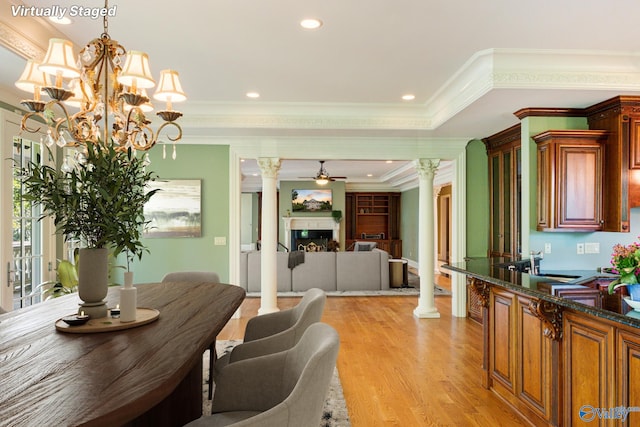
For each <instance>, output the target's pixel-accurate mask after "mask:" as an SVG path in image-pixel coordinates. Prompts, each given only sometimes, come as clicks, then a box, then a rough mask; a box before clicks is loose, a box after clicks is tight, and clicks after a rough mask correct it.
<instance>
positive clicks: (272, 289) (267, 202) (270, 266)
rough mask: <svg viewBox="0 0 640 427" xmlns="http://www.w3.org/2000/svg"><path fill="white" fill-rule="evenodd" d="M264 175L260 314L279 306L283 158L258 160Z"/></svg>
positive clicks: (274, 309)
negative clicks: (279, 204)
mask: <svg viewBox="0 0 640 427" xmlns="http://www.w3.org/2000/svg"><path fill="white" fill-rule="evenodd" d="M258 166H260V173H261V175H262V227H261V229H262V236H261V238H260V240H261V249H260V254H261V255H260V257H261V258H260V280H261V286H260V309H258V314H267V313H273V312H275V311H279V308H278V273H277V268H276V265H277V251H278V231H277V230H278V207H277V205H276V200H277V185H276V178H277V176H278V170H280V159H278V158H273V157H261V158H259V159H258Z"/></svg>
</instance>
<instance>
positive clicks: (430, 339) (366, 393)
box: [218, 277, 529, 427]
mask: <svg viewBox="0 0 640 427" xmlns="http://www.w3.org/2000/svg"><path fill="white" fill-rule="evenodd" d="M437 283H438V284H441V285H442V284H443V283H444V287H446V285H447V283H448V282H446V280H445V281H443V279H442V278H441V277H439V278H438V280H437ZM298 301H299V298H279V299H278V307H279V308H280V309H286V308H289V307H292V306H294V305H296V304H297V303H298ZM417 304H418V297H415V296H399V297H380V296H377V297H329V298H327V304H326V306H325V312H324V316H323V321H324V322H326V323H328V324H330V325H332V326H333V327H334V328H336V330H337V331H338V333H339V334H340V341H341V347H340V353H339V356H338V371H339V373H340V380H341V382H342V387H343V390H344V395H345V399H346V401H347V407H348V409H349V417H350V419H351V424H352V426H353V427H375V426H381V427H383V426H384V427H387V426H403V427H412V426H416V427H418V426H419V427H422V426H465V427H466V426H478V427H484V426H489V425H490V426H509V427H514V426H526V425H529V424H528V423H527V422H526V421H525V420H523V419H521V418H520V417H519V416H518V415H517V414H516V413H515V411H513V410H512V409H511V408H510V407H509V406H508V405H507V404H506V403H504V402H503V401H502V400H501V399H500V398H498V397H497V396H496V395H495V394H494V393H493V392H491V391H489V390H486V389H484V388H482V386H481V382H480V369H481V364H482V339H481V338H482V337H481V334H482V330H481V327H480V326H479V325H478V324H477V323H475V322H473V321H471V320H469V319H466V318H456V317H453V316H451V297H447V296H438V297H436V307H437V308H438V311H439V312H440V316H441V317H440V318H439V319H417V318H415V317H414V316H413V310H414V309H415V308H416V306H417ZM259 305H260V299H259V298H247V299H246V300H245V301H244V302H243V305H242V309H241V310H242V311H241V312H242V316H241V318H240V319H232V320H231V321H230V322H229V324H228V325H227V327H225V329H223V331H222V332H221V333H220V335H219V336H218V338H219V339H241V338H242V336H243V333H244V328H245V325H246V322H247V320H248V319H249V318H251V317H253V316H255V315H257V311H258V308H259Z"/></svg>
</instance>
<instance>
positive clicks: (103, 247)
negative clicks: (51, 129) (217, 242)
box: [22, 143, 157, 317]
mask: <svg viewBox="0 0 640 427" xmlns="http://www.w3.org/2000/svg"><path fill="white" fill-rule="evenodd" d="M85 158H86V161H83V162H78V164H77V166H76V167H75V168H73V169H71V170H66V171H65V170H58V169H56V168H54V167H51V166H49V165H46V164H44V163H43V164H40V163H36V162H31V163H29V164H28V165H27V166H26V167H25V168H24V169H23V171H22V182H23V184H24V193H25V194H24V198H25V200H27V201H31V202H32V203H34V204H36V205H40V206H41V207H42V210H43V216H45V215H49V216H52V217H53V222H54V224H55V226H56V231H57V232H59V233H61V234H62V235H63V236H64V238H65V239H71V238H73V239H80V241H81V242H82V244H83V246H84V248H83V249H81V250H80V254H79V259H80V263H79V264H80V265H79V271H78V276H79V283H78V293H79V295H80V299H81V300H82V301H84V304H82V305H81V306H82V307H81V309H82V310H84V311H85V312H87V314H89V315H90V316H92V317H104V316H106V312H107V309H106V305H105V304H104V301H103V298H104V297H105V296H106V294H107V283H108V260H107V258H108V253H109V250H111V251H112V253H113V256H114V257H117V256H118V254H120V253H122V252H123V251H126V252H127V255H128V259H129V257H132V258H133V257H137V258H138V259H142V255H143V253H144V252H147V251H148V250H147V249H146V247H145V246H144V245H143V244H142V242H141V241H140V237H141V233H142V231H143V227H144V225H145V224H146V223H147V221H145V218H144V213H143V208H144V205H145V203H146V202H147V201H148V200H149V199H150V198H151V197H152V196H153V195H154V194H155V192H156V191H157V190H148V189H146V186H147V183H149V182H150V181H155V180H156V174H155V173H153V172H148V171H147V170H146V167H145V166H146V162H145V161H144V159H142V158H139V157H137V156H136V155H135V153H133V151H132V150H131V149H129V150H126V151H121V150H116V149H114V148H113V147H112V146H111V145H105V144H91V143H88V144H87V145H86V152H85Z"/></svg>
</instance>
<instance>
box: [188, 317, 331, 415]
mask: <svg viewBox="0 0 640 427" xmlns="http://www.w3.org/2000/svg"><path fill="white" fill-rule="evenodd" d="M339 347H340V339H339V337H338V333H337V332H336V330H335V329H333V328H332V327H331V326H329V325H327V324H325V323H315V324H313V325H311V326H310V327H309V328H307V330H306V331H305V333H304V335H303V336H302V338H301V339H300V341H298V343H297V344H296V345H295V346H294V347H292V348H290V349H289V350H286V351H283V352H279V353H275V354H269V355H266V356H262V357H255V358H252V359H246V360H242V361H239V362H236V363H232V364H229V365H227V366H225V367H224V368H223V369H222V371H221V372H220V374H219V376H218V378H217V379H216V392H215V395H214V397H213V402H212V414H211V415H207V416H203V417H201V418H199V419H197V420H194V421H192V422H190V423H189V424H187V426H189V427H203V426H208V427H221V426H234V427H273V426H278V427H317V426H318V425H319V424H320V422H321V421H322V419H321V417H322V408H323V405H324V400H325V398H326V395H327V390H328V388H329V382H330V381H331V377H332V375H333V372H334V369H335V366H336V359H337V356H338V349H339Z"/></svg>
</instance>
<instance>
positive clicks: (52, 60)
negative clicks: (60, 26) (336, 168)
mask: <svg viewBox="0 0 640 427" xmlns="http://www.w3.org/2000/svg"><path fill="white" fill-rule="evenodd" d="M39 69H40V71H43V72H45V73H47V74H52V75H54V76H59V77H62V78H65V79H67V78H74V77H80V71H79V70H78V67H76V60H75V57H74V54H73V44H72V43H71V42H70V41H69V40H64V39H51V40H49V48H48V49H47V54H46V55H45V57H44V60H43V61H42V64H40V67H39ZM61 83H62V82H61V81H60V84H61ZM56 87H60V85H59V83H58V79H56Z"/></svg>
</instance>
